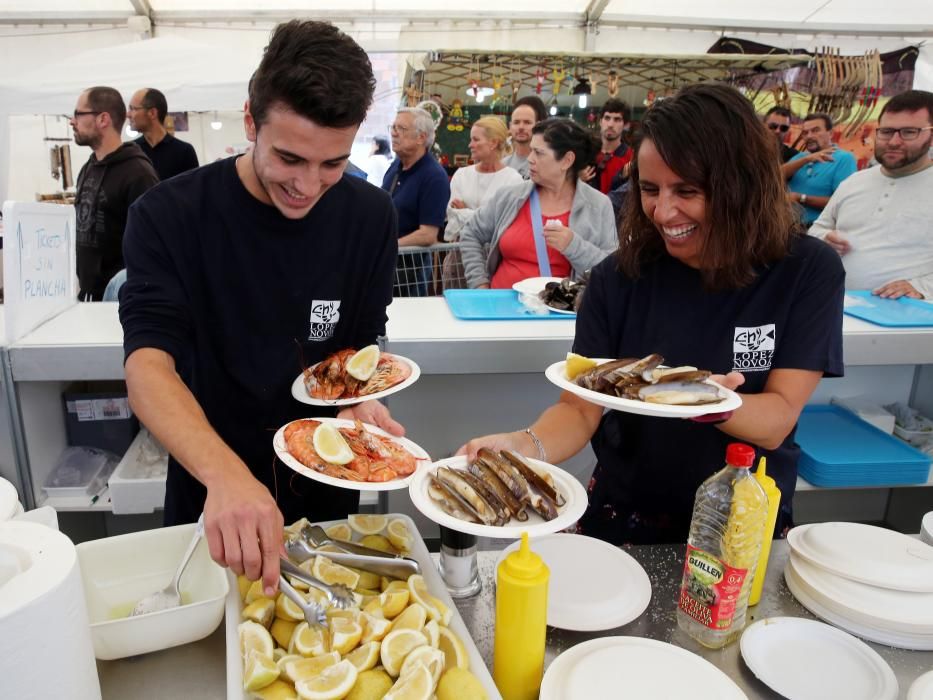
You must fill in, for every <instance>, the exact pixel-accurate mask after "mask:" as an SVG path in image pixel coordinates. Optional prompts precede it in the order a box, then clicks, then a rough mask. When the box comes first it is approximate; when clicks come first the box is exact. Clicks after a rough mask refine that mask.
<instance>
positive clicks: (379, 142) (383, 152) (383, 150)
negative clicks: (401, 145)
mask: <svg viewBox="0 0 933 700" xmlns="http://www.w3.org/2000/svg"><path fill="white" fill-rule="evenodd" d="M373 143H375V144H376V152H375V153H374V154H373V155H376V156H387V155H389V153H390V151H391V149H390V148H389V139H387V138H386V137H385V136H374V137H373Z"/></svg>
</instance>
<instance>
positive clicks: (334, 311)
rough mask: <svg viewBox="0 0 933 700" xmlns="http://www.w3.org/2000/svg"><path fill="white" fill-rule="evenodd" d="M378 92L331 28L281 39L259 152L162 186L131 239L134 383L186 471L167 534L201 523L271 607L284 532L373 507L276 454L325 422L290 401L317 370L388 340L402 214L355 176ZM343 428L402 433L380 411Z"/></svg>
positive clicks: (266, 63)
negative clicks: (356, 146)
mask: <svg viewBox="0 0 933 700" xmlns="http://www.w3.org/2000/svg"><path fill="white" fill-rule="evenodd" d="M374 87H375V80H374V79H373V74H372V68H371V66H370V62H369V59H368V58H367V56H366V53H365V52H364V51H363V49H362V48H360V47H359V46H358V45H357V44H356V43H355V42H354V41H353V40H352V39H350V38H349V37H348V36H346V35H345V34H342V33H341V32H340V31H339V30H337V29H336V28H335V27H333V26H331V25H329V24H325V23H320V22H309V21H305V22H299V21H297V20H296V21H292V22H289V23H287V24H282V25H279V26H278V27H277V28H276V29H275V31H274V33H273V35H272V38H271V41H270V43H269V46H268V47H267V48H266V50H265V53H264V55H263V59H262V63H261V64H260V66H259V68H258V70H257V71H256V73H255V74H254V75H253V78H252V80H251V81H250V88H249V102H248V103H247V106H246V112H245V117H244V123H245V128H246V135H247V138H248V139H249V141H251V142H252V146H251V147H250V150H249V151H248V152H247V153H246V154H244V155H243V156H241V157H239V158H229V159H226V160H223V161H219V162H217V163H213V164H211V165H208V166H205V167H203V168H200V169H198V170H194V171H190V172H188V173H184V174H182V175H179V176H177V177H175V178H173V179H172V180H170V181H167V182H164V183H162V184H161V185H159V186H157V187H156V188H155V189H154V190H152V192H151V196H149V197H145V198H143V199H141V200H140V201H139V202H138V203H137V204H136V205H135V206H134V207H133V208H132V210H131V212H130V220H129V224H128V226H127V233H126V240H125V244H124V254H125V257H126V263H127V272H128V275H127V282H126V284H125V285H124V287H123V288H122V290H121V294H120V320H121V322H122V323H123V329H124V351H125V356H126V379H127V385H128V387H129V395H130V401H131V403H132V406H133V409H134V411H135V412H136V413H137V415H138V416H139V418H140V419H141V420H142V421H143V423H145V424H146V426H147V427H148V428H149V429H150V430H151V431H152V432H153V433H154V434H155V435H156V437H158V438H159V440H160V441H161V442H162V443H163V444H165V446H166V447H167V448H168V450H169V452H170V453H171V455H172V460H171V462H170V464H169V474H168V481H167V488H166V499H165V521H166V523H167V524H172V523H182V522H191V521H193V520H195V519H196V518H197V517H198V514H199V513H201V512H202V510H203V512H204V516H205V531H206V534H207V539H208V543H209V546H210V551H211V556H212V557H213V558H214V559H215V560H216V561H217V562H219V563H221V564H223V565H227V566H230V568H232V569H233V570H234V571H235V572H237V573H238V574H243V573H245V574H246V575H247V576H248V577H249V578H250V579H257V578H259V576H260V574H261V575H262V578H263V581H264V586H265V591H266V595H270V596H271V595H272V594H273V593H274V590H275V586H276V582H277V581H278V575H279V564H278V561H279V560H278V556H279V550H280V547H281V544H282V528H283V514H284V517H285V518H287V519H288V520H293V519H297V518H299V517H301V516H308V517H310V518H312V519H319V520H326V519H328V518H331V517H338V516H340V517H342V516H345V515H346V514H347V513H348V512H352V511H353V510H355V509H356V508H357V506H358V502H359V501H358V496H359V493H358V492H357V491H350V490H345V489H338V488H333V487H329V486H325V485H323V484H319V483H317V482H314V481H310V480H307V479H304V478H301V477H298V476H296V475H295V474H294V473H293V472H291V471H290V470H288V469H287V468H283V467H282V465H281V464H278V463H277V462H276V460H275V455H274V452H273V449H272V436H273V434H274V432H275V430H276V429H277V428H279V427H280V426H282V425H284V424H285V423H287V422H289V421H291V420H294V419H296V418H301V417H304V416H307V415H309V414H312V412H313V409H309V407H308V406H305V405H303V404H300V403H298V402H296V401H295V400H294V399H293V398H292V397H291V392H290V386H291V384H292V382H293V381H294V379H295V377H296V376H297V375H298V374H299V372H301V370H302V368H303V366H307V365H310V364H313V363H315V362H318V361H320V360H322V359H323V358H324V357H326V356H327V355H328V354H330V353H332V352H335V351H337V350H340V349H343V348H348V347H357V348H359V347H362V346H364V345H367V344H370V343H374V342H376V340H377V338H378V337H379V336H380V335H382V334H384V332H385V323H386V306H387V305H388V304H389V303H390V302H391V299H392V295H391V293H392V278H393V272H394V269H395V259H396V255H397V245H398V244H397V238H398V237H397V233H396V223H395V221H396V220H395V212H394V210H393V207H392V202H391V200H390V199H389V197H388V195H386V193H385V192H382V191H381V190H379V189H378V188H376V187H373V186H372V185H370V184H369V183H367V182H366V181H365V180H361V179H359V178H352V177H348V176H346V175H345V174H344V169H345V168H346V165H347V159H348V158H349V156H350V148H351V146H352V144H353V140H354V138H355V136H356V133H357V130H358V128H359V125H360V123H361V122H362V121H363V119H364V118H365V116H366V111H367V109H368V107H369V105H370V104H371V102H372V95H373V89H374ZM326 412H327V411H326V410H325V413H326ZM329 415H333V411H331V412H330V413H329ZM341 416H342V417H348V418H359V419H361V420H363V421H365V422H368V423H374V424H376V425H378V426H380V427H383V428H385V429H387V430H389V431H390V432H392V433H395V434H401V433H402V432H403V429H402V427H401V426H400V425H399V424H398V423H396V422H395V421H393V420H392V419H391V417H390V416H389V414H388V411H387V410H386V409H385V407H384V406H382V405H381V404H379V403H377V402H372V401H370V402H366V403H363V404H359V405H357V406H355V407H353V408H352V409H349V410H346V411H343V412H341Z"/></svg>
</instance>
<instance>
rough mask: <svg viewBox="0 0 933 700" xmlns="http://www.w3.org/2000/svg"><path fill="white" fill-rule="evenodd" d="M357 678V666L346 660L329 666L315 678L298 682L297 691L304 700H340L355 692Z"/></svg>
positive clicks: (296, 684)
mask: <svg viewBox="0 0 933 700" xmlns="http://www.w3.org/2000/svg"><path fill="white" fill-rule="evenodd" d="M356 676H357V670H356V666H354V665H353V664H352V663H350V662H349V661H347V660H346V659H344V660H343V661H341V662H339V663H337V664H334V665H333V666H328V667H327V668H325V669H324V670H323V671H321V674H320V675H319V676H317V677H315V678H310V679H308V680H305V681H298V682H297V683H295V690H297V691H298V697H299V698H302V700H340V699H341V698H345V697H346V696H347V695H349V694H350V691H351V690H353V685H354V684H355V683H356Z"/></svg>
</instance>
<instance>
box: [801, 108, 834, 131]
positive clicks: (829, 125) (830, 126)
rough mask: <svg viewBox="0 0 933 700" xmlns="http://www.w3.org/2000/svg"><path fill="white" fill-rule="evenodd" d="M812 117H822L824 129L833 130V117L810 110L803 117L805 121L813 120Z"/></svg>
mask: <svg viewBox="0 0 933 700" xmlns="http://www.w3.org/2000/svg"><path fill="white" fill-rule="evenodd" d="M814 119H822V120H823V124H824V125H825V127H826V131H832V130H833V118H832V117H831V116H829V115H828V114H825V113H823V112H812V113H810V114H808V115H807V116H805V117H804V118H803V120H804V121H805V122H809V121H813V120H814Z"/></svg>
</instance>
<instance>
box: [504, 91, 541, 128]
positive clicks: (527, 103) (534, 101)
mask: <svg viewBox="0 0 933 700" xmlns="http://www.w3.org/2000/svg"><path fill="white" fill-rule="evenodd" d="M519 107H531V108H532V109H533V110H534V113H535V122H543V121H544V120H545V119H547V107H545V106H544V102H542V101H541V98H540V97H538V96H537V95H525V96H524V97H520V98H518V99H517V100H515V104H514V105H512V112H513V113H514V112H515V110H516V109H517V108H519Z"/></svg>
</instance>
